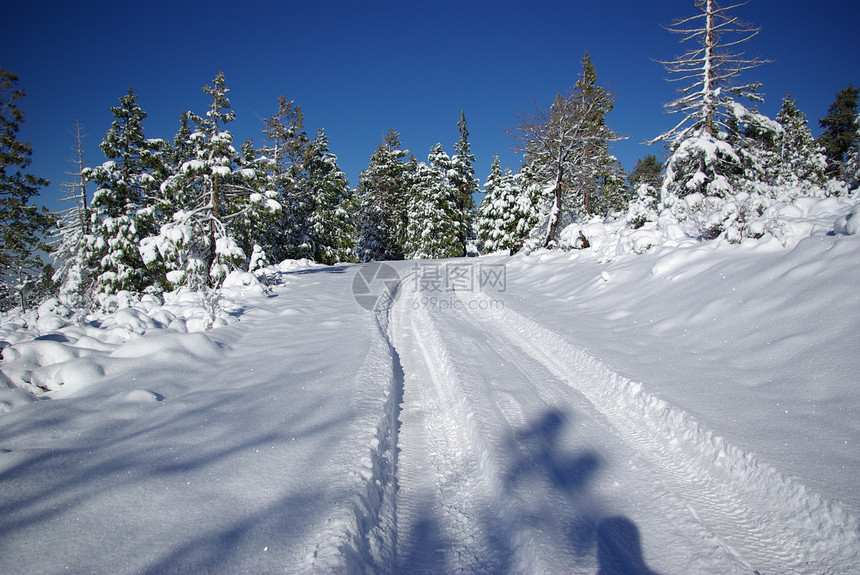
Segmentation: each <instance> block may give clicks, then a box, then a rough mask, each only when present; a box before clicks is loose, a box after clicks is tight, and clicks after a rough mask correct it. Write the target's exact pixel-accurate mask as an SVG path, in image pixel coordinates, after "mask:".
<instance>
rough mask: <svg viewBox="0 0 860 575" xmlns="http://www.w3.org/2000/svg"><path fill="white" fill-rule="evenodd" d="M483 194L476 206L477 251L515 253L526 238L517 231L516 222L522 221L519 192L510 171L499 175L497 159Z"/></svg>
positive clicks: (507, 170)
mask: <svg viewBox="0 0 860 575" xmlns="http://www.w3.org/2000/svg"><path fill="white" fill-rule="evenodd" d="M484 193H485V195H484V199H483V201H481V204H480V205H479V206H478V213H477V225H476V227H477V236H478V238H477V239H478V244H479V246H480V248H481V251H482V252H483V253H491V252H496V251H500V250H511V252H514V251H516V250H518V249H519V248H520V247H522V245H523V242H524V241H525V239H526V237H527V235H526V236H522V235H521V234H519V233H518V231H517V230H518V227H519V224H520V222H521V221H522V220H523V219H524V218H525V217H526V214H523V213H522V211H521V206H520V204H521V199H520V194H521V190H520V189H519V187H518V186H517V184H516V177H515V176H514V174H513V173H511V170H510V168H508V169H506V170H505V171H504V172H502V167H501V165H500V163H499V157H498V156H496V157H495V158H494V159H493V165H492V166H491V168H490V175H489V176H487V181H486V183H485V184H484Z"/></svg>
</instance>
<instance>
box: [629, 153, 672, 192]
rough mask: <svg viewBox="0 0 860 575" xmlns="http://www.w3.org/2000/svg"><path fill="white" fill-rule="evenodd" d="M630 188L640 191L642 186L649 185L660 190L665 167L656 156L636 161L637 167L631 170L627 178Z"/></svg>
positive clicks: (647, 156) (652, 155)
mask: <svg viewBox="0 0 860 575" xmlns="http://www.w3.org/2000/svg"><path fill="white" fill-rule="evenodd" d="M627 181H628V182H629V183H630V187H631V188H633V189H634V190H636V189H638V188H639V186H640V185H642V184H648V185H649V186H651V187H652V188H654V189H658V188H659V187H660V184H661V183H662V181H663V165H662V164H661V163H660V161H659V160H658V159H657V156H655V155H654V154H648V155H646V156H645V157H644V158H639V159H638V160H636V165H635V166H633V169H632V170H630V175H629V176H628V177H627Z"/></svg>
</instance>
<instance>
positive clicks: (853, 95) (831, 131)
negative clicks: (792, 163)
mask: <svg viewBox="0 0 860 575" xmlns="http://www.w3.org/2000/svg"><path fill="white" fill-rule="evenodd" d="M858 95H860V90H858V89H857V88H855V87H854V86H853V85H849V86H848V87H847V88H845V89H843V90H840V91H839V92H838V93H837V94H836V100H835V101H834V102H833V104H831V105H830V108H829V109H828V110H827V116H825V117H824V118H822V119H821V120H819V121H818V123H819V124H820V125H821V127H822V128H823V129H824V131H823V132H822V133H821V135H820V136H819V137H818V143H819V144H820V145H821V146H822V147H823V148H824V153H825V155H826V156H827V176H828V177H831V178H840V179H841V178H843V176H844V174H843V173H842V165H843V162H844V161H845V155H846V153H847V152H848V150H849V148H850V147H851V143H852V142H853V141H854V138H855V135H856V133H857V129H858V125H857V99H858Z"/></svg>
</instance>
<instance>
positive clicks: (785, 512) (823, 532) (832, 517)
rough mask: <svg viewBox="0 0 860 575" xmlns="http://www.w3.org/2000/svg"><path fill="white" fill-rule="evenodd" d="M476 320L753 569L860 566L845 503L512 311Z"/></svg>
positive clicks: (856, 534)
mask: <svg viewBox="0 0 860 575" xmlns="http://www.w3.org/2000/svg"><path fill="white" fill-rule="evenodd" d="M473 295H474V294H473ZM464 309H469V308H468V307H466V308H464ZM487 309H489V306H487ZM472 317H473V319H474V320H475V321H476V322H479V323H481V324H482V325H483V326H484V328H485V329H486V330H487V331H488V332H491V333H498V334H501V335H502V336H503V337H504V338H506V339H508V340H509V341H510V342H512V343H513V344H514V345H516V347H518V348H519V349H521V350H522V351H523V352H525V353H526V354H528V355H529V356H531V357H533V358H534V359H536V360H537V361H538V362H539V363H541V364H542V365H544V366H545V367H546V368H547V369H548V370H549V371H550V372H552V373H553V374H554V375H555V376H556V377H557V378H559V379H561V380H563V381H565V382H567V383H568V385H570V386H571V387H572V388H574V389H576V390H577V391H578V392H580V393H581V394H583V395H584V396H585V397H586V398H588V400H589V401H590V402H591V403H592V404H593V405H594V407H595V408H596V409H597V411H599V412H600V413H601V414H603V416H604V417H605V418H606V419H607V420H608V421H609V422H610V423H611V424H612V426H613V427H614V428H615V429H616V430H617V433H618V435H619V436H620V437H622V438H623V439H624V441H625V442H626V443H627V444H628V445H630V446H631V447H632V448H633V449H634V450H635V451H636V452H637V453H639V454H641V455H642V456H643V457H644V458H645V459H646V460H647V461H648V462H649V463H650V465H651V466H652V467H653V468H654V469H655V470H656V471H657V472H658V473H659V475H660V477H661V482H662V483H664V484H665V486H666V490H667V492H668V493H669V494H670V495H672V496H673V497H675V498H677V499H679V500H680V501H681V502H682V503H683V504H684V505H686V507H687V509H688V510H689V512H690V513H691V514H692V515H693V516H694V517H695V518H696V520H697V521H699V522H701V524H702V525H703V526H704V527H705V528H706V529H707V530H709V531H710V532H712V533H714V535H715V536H716V540H717V541H718V542H719V543H721V544H722V545H724V546H725V548H726V549H727V550H728V551H729V552H730V553H731V554H732V555H734V556H735V557H736V558H737V559H738V560H739V561H740V562H741V563H742V564H744V565H746V566H747V568H748V569H749V570H750V571H753V570H758V571H760V572H761V573H786V572H790V573H848V572H851V571H852V570H853V569H854V568H855V567H856V565H857V564H858V563H859V562H860V527H859V526H858V521H857V520H856V518H854V517H852V516H851V515H850V514H849V513H848V512H847V511H846V510H845V509H844V508H843V507H842V506H841V505H840V504H839V503H837V502H827V501H824V500H822V499H821V498H820V497H819V496H818V495H816V494H814V493H812V492H810V491H809V490H808V489H806V488H805V487H804V486H802V485H800V484H798V483H796V482H794V481H792V480H790V479H787V478H785V477H783V476H782V475H781V474H779V473H778V472H777V471H776V470H774V469H773V468H771V467H769V466H767V465H765V464H762V463H759V462H757V461H756V460H755V458H754V457H753V456H752V454H750V453H745V452H743V451H742V450H740V449H739V448H737V447H735V446H733V445H731V444H729V443H727V442H726V441H725V440H724V439H722V438H720V437H717V436H715V435H714V434H713V433H712V432H710V431H707V430H704V429H702V428H701V426H699V425H698V424H697V423H696V422H695V421H694V420H693V419H692V418H691V417H690V416H689V415H688V414H686V413H685V412H683V411H681V410H678V409H676V408H673V407H672V406H670V405H668V404H667V403H666V402H665V401H663V400H661V399H659V398H657V397H654V396H652V395H650V394H647V393H645V392H643V391H642V389H641V385H640V384H638V383H636V382H632V381H629V380H627V379H626V378H623V377H622V376H620V375H618V374H617V373H615V372H613V371H612V370H611V369H609V368H608V367H607V366H606V365H605V364H603V363H601V362H600V361H599V360H597V359H596V358H594V357H593V356H591V355H589V354H588V353H587V352H585V351H584V350H582V349H580V348H578V347H576V346H574V345H573V344H571V343H570V342H568V341H567V340H565V339H564V338H563V337H562V336H560V335H558V334H556V333H555V332H553V331H551V330H549V329H546V328H544V327H543V326H541V325H540V324H537V323H535V322H534V321H532V320H529V319H527V318H525V317H523V316H521V315H520V314H518V313H516V312H513V311H511V310H507V309H502V310H499V309H495V310H493V311H484V312H482V313H481V314H480V315H479V314H476V313H472Z"/></svg>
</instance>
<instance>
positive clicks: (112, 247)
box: [84, 88, 156, 295]
mask: <svg viewBox="0 0 860 575" xmlns="http://www.w3.org/2000/svg"><path fill="white" fill-rule="evenodd" d="M119 104H120V105H119V106H112V107H111V113H112V114H113V117H114V120H113V122H112V123H111V127H110V128H109V129H108V131H107V133H106V134H105V137H104V139H103V140H102V142H101V144H100V145H99V147H100V148H101V150H102V153H103V154H104V156H105V158H107V161H106V162H104V163H103V164H101V165H100V166H97V167H95V168H87V169H85V170H84V175H85V177H86V179H87V180H88V181H91V182H94V183H95V185H96V191H95V193H94V194H93V200H92V203H91V211H90V213H91V235H90V236H89V245H88V247H87V250H88V254H89V261H88V265H89V266H90V267H91V268H92V269H96V270H99V273H98V274H97V275H96V277H95V278H94V282H93V291H94V293H95V294H106V295H110V294H115V293H117V292H119V291H122V290H129V291H134V292H139V291H143V289H144V288H146V287H147V286H148V285H150V284H151V283H152V280H151V278H150V277H149V275H148V274H147V271H146V267H145V265H144V262H143V260H142V259H141V257H140V253H139V251H138V245H139V244H140V241H141V239H142V238H144V237H146V236H147V235H150V233H151V232H152V231H153V230H152V217H151V216H152V214H151V212H150V211H149V210H146V209H145V207H146V203H145V199H146V197H147V194H148V193H149V192H150V191H151V190H154V189H155V187H156V181H155V179H154V178H153V177H152V176H151V175H150V174H149V168H150V167H151V165H152V156H153V153H154V152H155V148H156V146H155V145H154V144H153V143H152V142H149V141H147V140H146V138H145V136H144V132H143V120H144V118H146V112H144V111H143V110H142V109H141V108H140V106H139V105H138V104H137V94H135V93H134V90H132V89H131V88H129V90H128V93H127V94H125V95H123V96H121V97H120V98H119Z"/></svg>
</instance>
